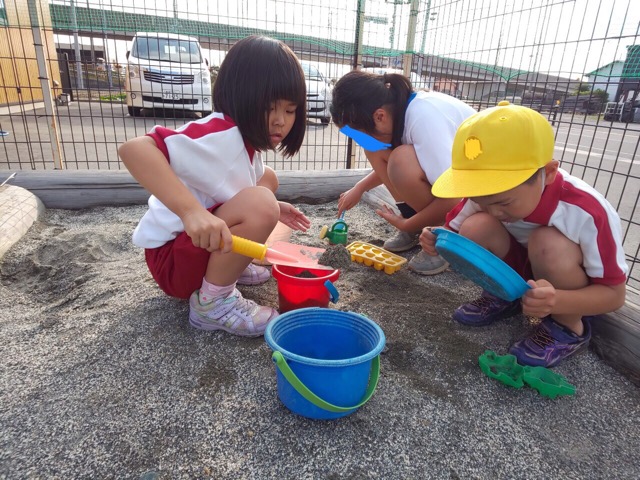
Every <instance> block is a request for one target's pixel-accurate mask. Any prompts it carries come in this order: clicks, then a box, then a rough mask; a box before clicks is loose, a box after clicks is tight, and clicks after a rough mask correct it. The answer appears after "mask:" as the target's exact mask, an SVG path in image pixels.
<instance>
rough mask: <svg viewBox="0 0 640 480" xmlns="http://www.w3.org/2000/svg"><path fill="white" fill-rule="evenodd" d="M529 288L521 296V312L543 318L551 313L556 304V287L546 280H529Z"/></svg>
mask: <svg viewBox="0 0 640 480" xmlns="http://www.w3.org/2000/svg"><path fill="white" fill-rule="evenodd" d="M527 283H528V284H529V285H530V286H531V289H530V290H527V293H525V294H524V295H523V297H522V313H524V314H525V315H530V316H532V317H537V318H543V317H546V316H547V315H551V313H552V311H553V307H555V305H556V289H555V287H554V286H553V285H551V284H550V283H549V282H548V281H546V280H542V279H540V280H529V281H528V282H527Z"/></svg>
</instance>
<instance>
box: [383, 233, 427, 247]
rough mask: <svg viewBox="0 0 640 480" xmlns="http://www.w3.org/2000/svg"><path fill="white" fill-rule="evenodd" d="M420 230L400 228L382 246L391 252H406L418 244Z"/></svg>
mask: <svg viewBox="0 0 640 480" xmlns="http://www.w3.org/2000/svg"><path fill="white" fill-rule="evenodd" d="M419 238H420V232H403V231H402V230H398V231H397V232H396V234H395V236H393V237H391V238H390V239H388V240H387V241H386V242H384V245H383V246H382V248H384V249H385V250H389V251H390V252H405V251H407V250H411V249H412V248H413V247H415V246H416V245H418V241H419Z"/></svg>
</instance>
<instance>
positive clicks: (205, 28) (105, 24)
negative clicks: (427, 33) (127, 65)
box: [50, 4, 529, 81]
mask: <svg viewBox="0 0 640 480" xmlns="http://www.w3.org/2000/svg"><path fill="white" fill-rule="evenodd" d="M50 10H51V20H52V25H53V28H54V30H57V31H64V30H67V31H70V30H72V29H74V28H77V29H78V30H79V31H84V32H110V33H119V34H124V35H133V34H134V33H135V32H138V31H145V32H170V33H177V34H182V35H190V36H195V37H199V38H200V40H203V39H206V38H209V39H212V40H213V39H220V40H237V39H240V38H244V37H246V36H247V35H252V34H258V35H268V36H271V37H274V38H277V39H279V40H282V41H284V42H288V43H292V42H299V43H302V44H308V45H314V46H315V47H316V50H317V51H320V52H324V53H333V54H336V55H344V56H351V55H354V54H355V53H356V44H355V42H345V41H339V40H332V39H323V38H319V37H311V36H305V35H293V34H288V33H283V32H274V31H272V30H264V29H257V28H247V27H241V26H234V25H229V24H222V23H212V22H207V21H197V20H189V19H184V18H174V17H167V16H158V15H150V14H139V13H128V12H121V11H116V10H104V11H103V10H100V9H95V8H86V7H76V15H75V17H76V23H75V25H74V23H73V21H72V18H73V17H72V15H71V7H70V6H68V5H60V4H51V5H50ZM369 17H370V16H369ZM385 19H386V17H376V19H375V22H374V23H380V24H385ZM393 40H394V39H393V38H391V39H390V41H393ZM359 53H360V54H361V55H369V56H375V57H397V56H400V55H403V54H405V53H412V54H416V53H417V54H419V53H420V52H416V51H415V50H413V49H411V50H401V49H393V48H384V47H377V46H371V45H362V46H361V47H360V49H359ZM434 58H437V59H439V60H441V61H443V62H453V63H458V64H461V65H464V66H468V67H472V68H476V69H479V70H483V71H486V72H490V73H492V74H494V75H496V76H498V77H500V78H502V79H503V80H505V81H509V80H511V79H513V78H515V77H518V76H520V75H523V74H526V73H529V72H527V71H525V70H518V69H512V68H507V67H501V66H496V65H489V64H484V63H479V62H469V61H465V60H458V59H455V58H448V57H439V56H434Z"/></svg>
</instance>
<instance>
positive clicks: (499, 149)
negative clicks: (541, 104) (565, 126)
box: [431, 100, 554, 198]
mask: <svg viewBox="0 0 640 480" xmlns="http://www.w3.org/2000/svg"><path fill="white" fill-rule="evenodd" d="M553 148H554V139H553V129H552V128H551V125H550V124H549V122H548V121H547V119H546V118H545V117H543V116H542V115H540V114H539V113H538V112H536V111H535V110H532V109H530V108H527V107H523V106H520V105H511V104H510V103H509V102H507V101H506V100H505V101H502V102H500V103H498V106H496V107H492V108H487V109H486V110H482V111H481V112H478V113H475V114H473V115H471V116H470V117H469V118H467V119H466V120H465V121H464V122H463V123H462V125H460V127H459V128H458V131H457V132H456V136H455V138H454V139H453V154H452V161H451V168H449V169H448V170H446V171H445V172H444V173H443V174H442V175H440V177H439V178H438V180H436V181H435V183H434V184H433V187H432V189H431V192H432V193H433V195H435V196H436V197H441V198H458V197H482V196H485V195H494V194H496V193H501V192H505V191H507V190H511V189H512V188H515V187H517V186H518V185H521V184H522V183H524V181H525V180H527V179H528V178H529V177H531V176H532V175H533V174H534V173H535V172H536V170H538V169H539V168H541V167H544V166H545V165H546V164H547V163H549V162H550V161H551V160H553Z"/></svg>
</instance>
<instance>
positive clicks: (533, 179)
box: [523, 167, 544, 185]
mask: <svg viewBox="0 0 640 480" xmlns="http://www.w3.org/2000/svg"><path fill="white" fill-rule="evenodd" d="M542 170H544V167H540V168H539V169H538V170H536V172H535V173H534V174H533V175H531V176H530V177H529V178H527V179H526V180H525V181H524V182H523V183H526V184H527V185H533V184H534V183H536V181H537V179H538V175H540V172H541V171H542Z"/></svg>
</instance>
